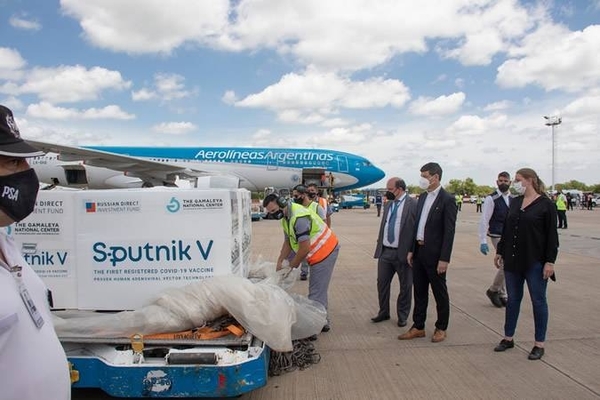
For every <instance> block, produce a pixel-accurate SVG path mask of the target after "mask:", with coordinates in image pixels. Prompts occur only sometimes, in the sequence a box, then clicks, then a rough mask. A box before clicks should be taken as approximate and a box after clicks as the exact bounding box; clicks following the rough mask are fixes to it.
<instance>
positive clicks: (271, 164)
mask: <svg viewBox="0 0 600 400" xmlns="http://www.w3.org/2000/svg"><path fill="white" fill-rule="evenodd" d="M278 164H279V160H278V159H277V158H271V157H269V158H267V171H276V170H277V169H278V168H279V165H278Z"/></svg>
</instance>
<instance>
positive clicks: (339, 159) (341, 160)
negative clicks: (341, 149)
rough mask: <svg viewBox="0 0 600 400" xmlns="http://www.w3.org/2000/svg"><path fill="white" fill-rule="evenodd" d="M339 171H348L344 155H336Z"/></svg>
mask: <svg viewBox="0 0 600 400" xmlns="http://www.w3.org/2000/svg"><path fill="white" fill-rule="evenodd" d="M337 162H338V169H339V172H348V159H347V158H346V156H337Z"/></svg>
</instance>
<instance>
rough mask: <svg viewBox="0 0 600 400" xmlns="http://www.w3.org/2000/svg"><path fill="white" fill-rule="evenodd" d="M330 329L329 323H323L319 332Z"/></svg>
mask: <svg viewBox="0 0 600 400" xmlns="http://www.w3.org/2000/svg"><path fill="white" fill-rule="evenodd" d="M330 330H331V326H329V324H325V325H323V329H321V332H329V331H330Z"/></svg>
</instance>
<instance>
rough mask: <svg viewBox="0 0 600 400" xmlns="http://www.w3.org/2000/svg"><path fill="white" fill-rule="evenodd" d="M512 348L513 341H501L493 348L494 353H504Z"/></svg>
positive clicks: (513, 345)
mask: <svg viewBox="0 0 600 400" xmlns="http://www.w3.org/2000/svg"><path fill="white" fill-rule="evenodd" d="M513 347H515V341H514V340H506V339H502V340H501V341H500V343H499V344H498V346H496V347H494V351H505V350H506V349H512V348H513Z"/></svg>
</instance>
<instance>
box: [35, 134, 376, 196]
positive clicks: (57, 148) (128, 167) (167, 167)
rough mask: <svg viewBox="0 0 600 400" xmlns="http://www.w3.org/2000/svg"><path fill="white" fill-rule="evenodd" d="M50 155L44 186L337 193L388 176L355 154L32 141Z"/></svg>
mask: <svg viewBox="0 0 600 400" xmlns="http://www.w3.org/2000/svg"><path fill="white" fill-rule="evenodd" d="M28 142H29V143H31V145H33V146H35V147H37V148H38V149H40V150H42V151H44V152H46V153H47V154H46V155H44V156H39V157H35V158H32V159H31V160H30V165H31V166H32V167H33V168H34V169H35V171H36V174H37V175H38V178H39V180H40V182H43V183H47V184H50V185H51V186H55V185H57V186H63V187H71V188H87V189H114V188H139V187H152V186H183V185H182V184H181V183H182V181H187V182H188V185H189V184H190V182H191V183H192V186H194V182H195V183H197V180H198V179H200V178H202V177H229V178H234V179H236V180H237V184H238V187H241V188H246V189H248V190H250V191H263V190H265V188H267V187H275V188H292V187H294V186H296V185H298V184H300V183H302V184H309V183H316V184H317V186H320V187H323V186H330V185H329V183H330V182H329V181H328V182H322V181H321V179H322V177H323V176H327V177H329V176H330V174H331V175H332V176H333V178H332V181H333V185H332V189H334V190H335V191H342V190H349V189H354V188H360V187H364V186H367V185H370V184H372V183H375V182H377V181H379V180H381V179H382V178H383V177H384V176H385V173H384V172H383V171H382V170H381V169H379V168H377V167H376V166H375V165H373V164H372V163H371V162H370V161H369V160H367V159H366V158H364V157H361V156H359V155H356V154H351V153H346V152H341V151H336V150H325V149H285V148H258V147H257V148H254V147H107V146H82V147H75V146H66V145H61V144H54V143H46V142H41V141H34V140H28Z"/></svg>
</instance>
